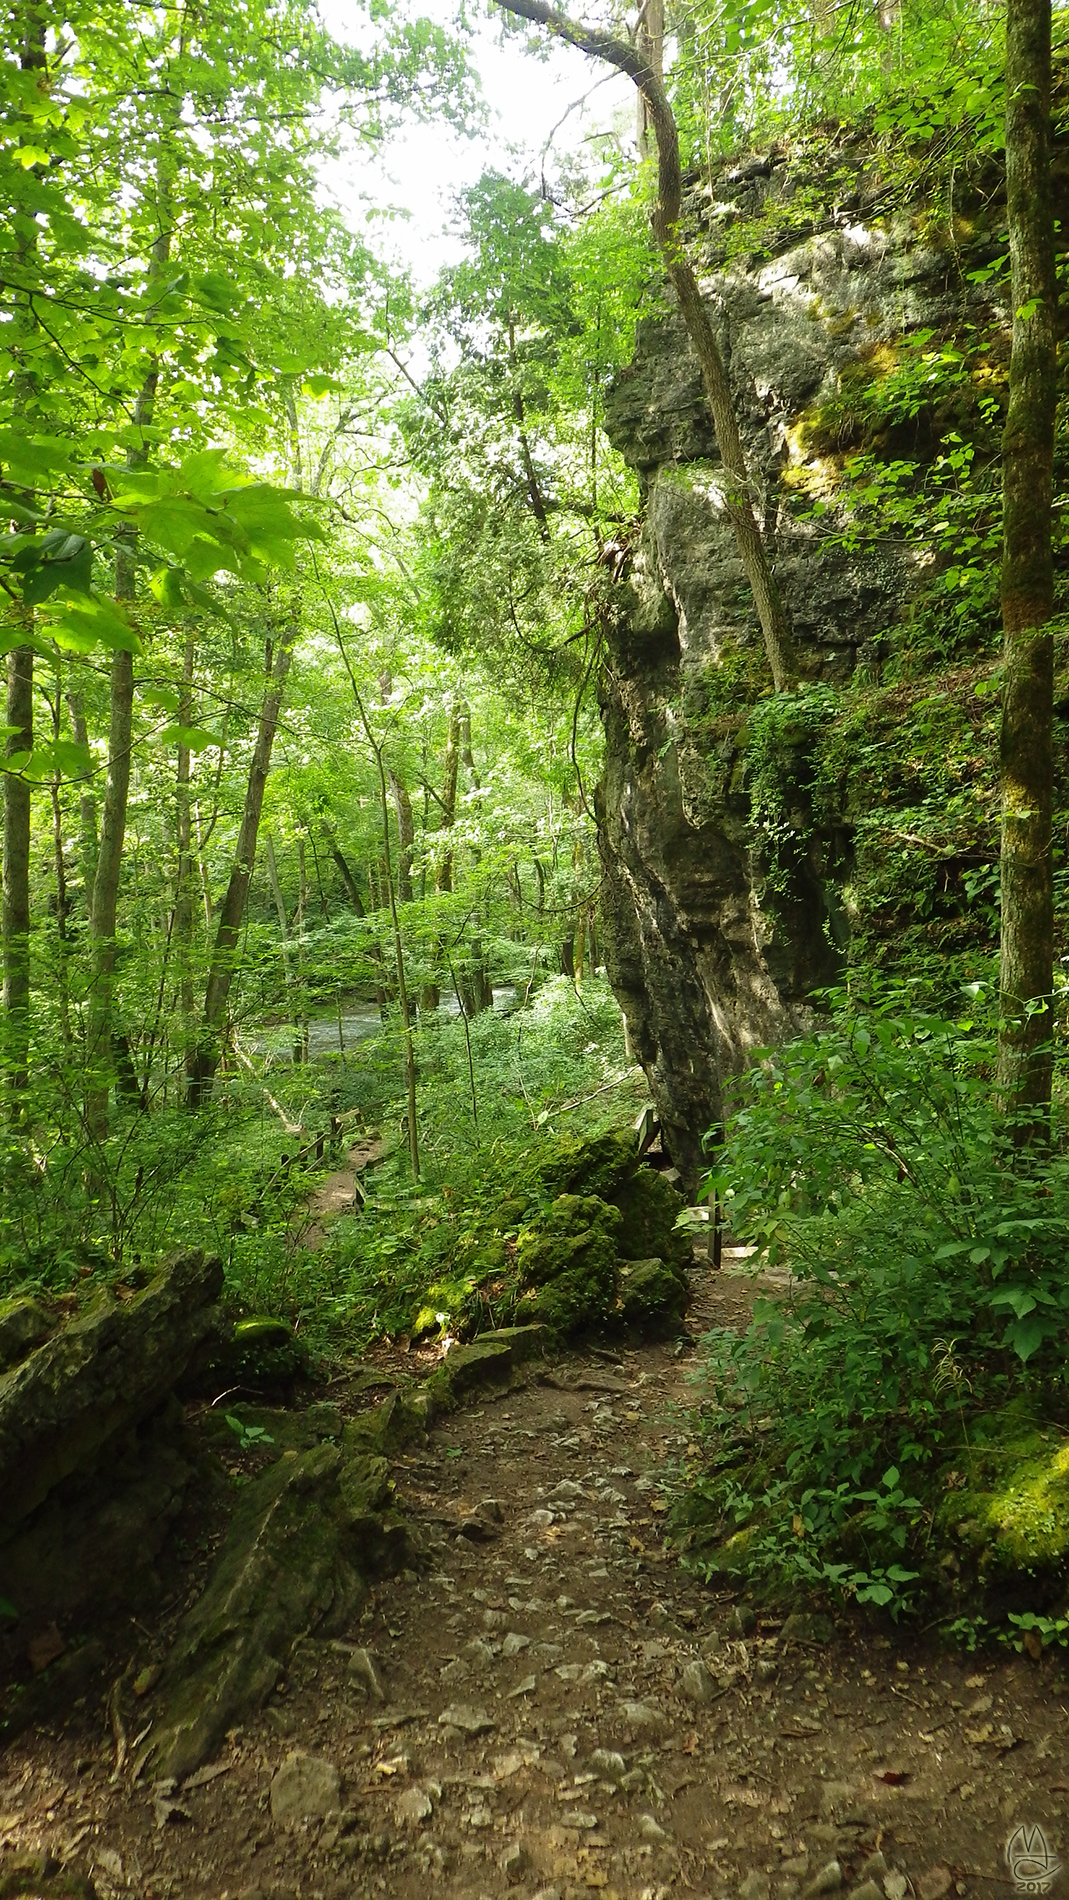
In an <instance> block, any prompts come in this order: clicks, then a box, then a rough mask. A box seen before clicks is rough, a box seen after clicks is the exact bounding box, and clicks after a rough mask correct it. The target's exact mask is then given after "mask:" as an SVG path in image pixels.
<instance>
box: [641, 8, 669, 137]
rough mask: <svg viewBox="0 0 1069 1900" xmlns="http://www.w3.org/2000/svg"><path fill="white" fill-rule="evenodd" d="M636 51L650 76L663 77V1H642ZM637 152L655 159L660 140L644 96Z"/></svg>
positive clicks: (642, 98) (642, 95)
mask: <svg viewBox="0 0 1069 1900" xmlns="http://www.w3.org/2000/svg"><path fill="white" fill-rule="evenodd" d="M635 47H636V50H637V52H638V54H639V56H640V58H642V59H644V60H645V62H646V64H647V66H648V67H649V68H650V71H651V72H654V73H656V75H657V77H658V79H662V78H663V77H664V0H642V6H641V7H640V9H639V15H638V20H637V22H636V26H635ZM635 133H636V138H637V142H638V149H639V153H640V155H641V157H643V158H652V157H653V156H654V154H655V152H656V150H657V138H656V134H655V133H654V129H653V124H652V122H651V119H650V109H649V106H648V105H647V103H646V97H645V94H644V93H643V92H642V91H641V90H640V91H639V95H638V117H637V121H636V125H635Z"/></svg>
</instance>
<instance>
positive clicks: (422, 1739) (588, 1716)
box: [0, 1268, 1069, 1900]
mask: <svg viewBox="0 0 1069 1900" xmlns="http://www.w3.org/2000/svg"><path fill="white" fill-rule="evenodd" d="M757 1284H758V1286H759V1285H760V1283H757ZM754 1291H755V1283H754V1282H753V1281H752V1280H750V1279H749V1278H745V1277H743V1276H741V1275H740V1274H739V1273H738V1272H732V1271H727V1270H726V1271H724V1272H723V1273H720V1274H714V1273H712V1272H711V1271H708V1270H705V1269H701V1268H699V1269H697V1270H696V1272H695V1301H694V1306H693V1309H692V1313H691V1329H692V1331H693V1332H694V1333H700V1332H701V1331H704V1330H705V1329H707V1328H709V1327H711V1326H714V1325H720V1326H722V1325H734V1326H741V1325H744V1324H745V1323H746V1320H747V1317H748V1314H749V1310H750V1306H751V1303H752V1299H753V1295H754ZM693 1365H694V1358H693V1355H692V1354H691V1353H690V1352H689V1351H687V1350H686V1349H684V1350H682V1351H681V1350H680V1348H679V1344H678V1342H669V1343H665V1344H645V1345H641V1346H638V1347H635V1348H633V1349H622V1350H620V1351H619V1352H618V1353H611V1354H610V1353H608V1352H606V1351H600V1350H599V1351H597V1352H594V1351H591V1350H575V1351H570V1352H566V1353H564V1354H563V1355H562V1356H561V1357H560V1358H559V1359H557V1360H555V1361H554V1362H553V1364H552V1366H551V1367H550V1366H545V1365H543V1366H539V1367H535V1368H530V1369H526V1381H527V1382H526V1383H525V1384H522V1385H520V1386H519V1387H516V1388H514V1389H513V1390H512V1391H511V1392H510V1393H508V1394H507V1395H505V1396H503V1397H495V1398H489V1397H482V1398H478V1399H476V1400H475V1401H474V1403H473V1404H472V1406H471V1407H470V1408H469V1409H468V1410H465V1411H461V1412H458V1413H454V1414H453V1415H452V1416H450V1417H448V1418H446V1419H445V1420H443V1421H442V1423H441V1425H440V1426H439V1427H437V1428H436V1429H435V1430H434V1431H433V1432H432V1433H431V1434H430V1436H429V1439H428V1442H427V1444H426V1446H424V1447H420V1448H418V1449H415V1450H413V1451H411V1452H410V1453H409V1454H408V1455H406V1456H404V1457H401V1458H399V1459H398V1460H397V1461H396V1463H395V1466H394V1473H393V1475H394V1477H395V1480H396V1483H397V1487H398V1493H399V1498H400V1501H401V1503H402V1506H403V1508H404V1511H405V1513H406V1515H407V1517H408V1520H409V1522H410V1525H411V1527H412V1532H413V1537H414V1541H415V1544H416V1546H417V1547H418V1549H419V1550H420V1551H421V1552H422V1557H421V1559H420V1561H419V1563H418V1566H417V1567H414V1568H412V1569H411V1570H408V1571H406V1572H405V1573H404V1574H403V1575H402V1576H400V1577H398V1578H396V1579H393V1580H390V1581H388V1582H386V1583H384V1584H383V1585H382V1586H381V1588H380V1589H379V1591H378V1593H377V1596H376V1597H375V1598H374V1599H373V1600H372V1603H371V1604H370V1605H369V1606H368V1607H367V1608H366V1609H365V1611H364V1613H363V1615H362V1617H361V1618H360V1619H359V1622H358V1623H357V1624H356V1625H355V1626H354V1627H353V1628H352V1629H351V1630H350V1631H348V1632H347V1633H346V1635H347V1641H346V1642H341V1641H330V1640H314V1639H306V1640H304V1641H303V1642H302V1643H301V1644H300V1645H299V1647H298V1649H297V1651H296V1653H295V1656H294V1659H293V1661H292V1664H291V1666H290V1669H289V1672H288V1675H287V1677H286V1679H285V1681H284V1683H283V1685H282V1687H281V1689H280V1691H279V1692H278V1693H277V1694H275V1695H274V1696H273V1697H272V1699H271V1700H270V1702H269V1703H268V1705H267V1707H266V1708H265V1709H264V1710H263V1711H262V1713H261V1714H260V1715H259V1716H257V1717H256V1718H255V1720H253V1721H250V1722H249V1724H248V1725H247V1726H246V1727H244V1728H242V1729H238V1730H234V1731H232V1733H231V1735H230V1736H229V1738H228V1743H227V1746H226V1748H225V1749H224V1751H223V1752H222V1754H221V1755H220V1757H219V1759H218V1760H217V1761H216V1762H214V1763H212V1764H211V1765H210V1766H209V1767H208V1768H207V1769H202V1770H201V1771H199V1773H198V1774H196V1775H194V1776H193V1777H191V1779H190V1781H189V1782H188V1783H187V1784H186V1786H185V1787H184V1788H181V1789H178V1790H175V1789H173V1788H168V1789H163V1790H161V1789H160V1788H154V1787H152V1786H151V1785H148V1786H146V1785H145V1784H143V1783H134V1784H132V1785H131V1783H130V1781H129V1780H128V1779H127V1778H126V1777H125V1776H117V1775H115V1774H114V1772H113V1771H114V1766H115V1754H116V1750H115V1743H114V1740H113V1738H112V1736H111V1734H110V1733H109V1731H108V1727H107V1718H106V1716H105V1714H104V1713H103V1711H102V1708H101V1706H100V1705H99V1704H97V1705H96V1706H93V1704H92V1703H90V1704H87V1705H86V1706H85V1707H84V1708H80V1709H79V1708H75V1709H72V1710H71V1711H70V1715H69V1719H68V1720H67V1722H66V1723H65V1724H64V1725H57V1726H56V1727H55V1728H54V1729H53V1730H52V1731H51V1732H39V1733H37V1734H36V1735H32V1736H24V1737H23V1738H21V1739H20V1740H19V1741H17V1742H15V1743H14V1744H12V1746H11V1747H10V1748H9V1750H8V1751H7V1754H6V1755H5V1756H4V1758H3V1760H2V1761H0V1843H4V1842H6V1843H7V1844H8V1846H9V1847H11V1846H13V1845H14V1844H15V1843H16V1842H17V1843H19V1844H21V1845H22V1846H23V1847H26V1846H27V1845H33V1844H43V1845H48V1846H51V1848H52V1849H53V1851H54V1852H55V1854H56V1855H57V1857H58V1858H59V1859H60V1860H62V1861H65V1862H68V1863H69V1860H70V1859H71V1858H74V1859H75V1860H80V1861H81V1864H82V1865H84V1866H88V1867H89V1868H90V1869H91V1871H92V1878H93V1881H94V1884H95V1887H96V1890H97V1892H98V1894H100V1895H101V1896H103V1897H108V1896H112V1895H118V1894H124V1895H131V1894H132V1895H136V1896H138V1900H157V1897H158V1900H186V1896H197V1897H198V1900H199V1897H200V1896H203V1897H204V1900H228V1897H229V1900H236V1896H239V1895H240V1896H242V1900H343V1896H345V1897H346V1900H348V1897H349V1896H353V1897H354V1900H365V1897H366V1900H373V1897H375V1896H378V1895H379V1894H385V1895H388V1896H396V1900H426V1896H427V1894H428V1892H430V1893H435V1894H441V1895H443V1896H450V1897H452V1896H456V1900H481V1897H483V1896H486V1897H487V1900H499V1897H500V1896H504V1895H505V1894H513V1895H515V1896H517V1897H518V1900H533V1896H536V1895H537V1896H539V1897H540V1900H554V1897H555V1900H578V1896H587V1895H589V1894H590V1893H600V1894H601V1895H602V1896H604V1900H614V1897H615V1900H662V1897H663V1896H667V1895H669V1894H671V1895H676V1894H679V1895H684V1894H693V1895H696V1896H709V1897H710V1900H713V1897H716V1896H724V1897H725V1900H727V1897H729V1896H730V1900H794V1897H795V1896H802V1897H804V1896H816V1895H818V1894H834V1893H835V1892H837V1891H842V1893H843V1894H846V1895H849V1894H856V1895H857V1900H905V1896H906V1895H907V1894H909V1893H912V1894H913V1895H914V1896H915V1897H916V1900H942V1896H944V1895H947V1894H954V1895H958V1896H961V1895H970V1896H978V1897H979V1896H984V1895H988V1894H992V1893H994V1892H996V1891H998V1890H1000V1889H1004V1888H1010V1887H1012V1886H1013V1884H1014V1883H1013V1881H1012V1879H1011V1876H1010V1873H1009V1870H1008V1868H1007V1864H1006V1860H1005V1847H1006V1843H1007V1840H1008V1838H1009V1837H1010V1836H1011V1835H1012V1834H1013V1832H1014V1830H1016V1829H1017V1828H1018V1827H1020V1826H1032V1825H1035V1824H1038V1826H1039V1827H1040V1828H1041V1829H1042V1831H1043V1834H1044V1836H1045V1839H1046V1841H1047V1844H1048V1847H1049V1848H1050V1850H1051V1852H1052V1853H1057V1852H1058V1850H1059V1846H1061V1847H1062V1848H1066V1849H1069V1827H1067V1825H1066V1824H1067V1816H1069V1682H1067V1680H1066V1677H1065V1673H1064V1668H1063V1665H1062V1664H1061V1663H1060V1662H1059V1661H1058V1660H1057V1659H1055V1658H1052V1657H1047V1656H1045V1657H1043V1658H1042V1660H1041V1661H1040V1662H1039V1663H1032V1662H1031V1661H1029V1660H1028V1659H1027V1658H1025V1657H1018V1656H1016V1655H1014V1654H1006V1655H1004V1656H995V1657H984V1658H983V1659H982V1660H978V1659H976V1658H973V1657H968V1656H965V1655H963V1654H961V1653H960V1652H957V1651H949V1650H947V1649H945V1648H943V1647H939V1646H937V1645H936V1643H935V1641H934V1639H933V1640H927V1639H925V1637H924V1636H922V1635H920V1634H918V1633H916V1632H915V1631H912V1630H909V1629H905V1628H904V1629H899V1630H895V1629H894V1628H893V1627H891V1626H886V1627H881V1626H880V1625H879V1624H878V1623H876V1622H874V1621H865V1620H863V1618H862V1617H861V1615H860V1614H857V1615H854V1614H846V1613H844V1614H841V1615H838V1616H836V1617H835V1619H834V1620H833V1621H831V1622H830V1623H828V1624H827V1625H826V1626H825V1627H822V1626H821V1620H820V1619H816V1620H814V1619H808V1620H807V1619H806V1618H804V1617H802V1618H801V1619H799V1618H795V1620H794V1622H793V1623H791V1624H786V1625H785V1624H784V1622H783V1618H782V1616H781V1617H779V1618H772V1617H764V1616H761V1617H758V1618H755V1617H754V1615H753V1613H752V1612H751V1611H750V1610H749V1609H748V1608H747V1606H746V1604H745V1603H744V1602H742V1601H741V1600H739V1599H738V1598H737V1597H733V1596H732V1595H731V1594H730V1593H727V1592H710V1591H709V1590H708V1589H707V1588H705V1587H703V1586H702V1585H701V1584H700V1583H699V1582H698V1581H697V1580H696V1579H694V1578H693V1577H690V1576H688V1575H687V1574H686V1573H685V1572H684V1571H682V1570H681V1569H680V1568H679V1566H678V1564H677V1562H676V1561H675V1560H674V1558H673V1557H672V1556H671V1555H670V1554H669V1553H667V1552H666V1550H665V1549H664V1547H663V1537H662V1524H663V1513H664V1510H665V1508H666V1504H665V1496H664V1491H663V1484H664V1477H665V1472H666V1468H669V1469H670V1467H671V1464H672V1461H673V1459H675V1458H677V1457H678V1456H679V1455H680V1454H681V1453H682V1452H683V1451H684V1450H685V1447H686V1444H687V1436H688V1434H687V1420H686V1408H687V1407H688V1405H689V1404H691V1403H692V1402H693V1397H694V1394H693V1388H692V1386H691V1385H690V1383H689V1375H690V1373H691V1371H692V1368H693ZM339 1389H340V1390H341V1392H342V1403H343V1405H344V1402H345V1401H344V1387H342V1388H339V1387H338V1386H337V1385H335V1386H334V1387H333V1388H332V1390H331V1397H332V1399H336V1398H338V1395H339ZM792 1630H793V1631H795V1632H796V1639H795V1640H792ZM295 1756H297V1757H298V1759H293V1758H294V1757H295ZM308 1757H311V1758H312V1759H311V1760H308V1759H307V1758H308ZM161 1796H162V1797H163V1798H161ZM2 1874H3V1864H2V1858H0V1877H2ZM1062 1878H1063V1879H1064V1878H1065V1877H1064V1876H1062ZM0 1884H2V1883H0ZM1019 1890H1020V1891H1025V1889H1024V1888H1019ZM1033 1890H1035V1889H1033ZM19 1891H27V1892H28V1891H30V1889H19Z"/></svg>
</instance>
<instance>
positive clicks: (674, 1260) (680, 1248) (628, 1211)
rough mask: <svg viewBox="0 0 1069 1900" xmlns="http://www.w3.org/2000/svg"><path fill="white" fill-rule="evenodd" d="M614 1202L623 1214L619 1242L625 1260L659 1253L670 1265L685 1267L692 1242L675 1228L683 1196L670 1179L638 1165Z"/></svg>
mask: <svg viewBox="0 0 1069 1900" xmlns="http://www.w3.org/2000/svg"><path fill="white" fill-rule="evenodd" d="M613 1201H614V1205H615V1206H616V1207H617V1208H619V1210H620V1214H621V1217H622V1219H621V1226H620V1234H619V1240H618V1242H617V1246H618V1249H619V1252H620V1255H621V1258H622V1259H624V1260H649V1259H651V1258H652V1257H653V1256H654V1255H657V1256H658V1258H660V1259H661V1260H663V1261H666V1262H667V1263H669V1265H670V1266H674V1267H677V1268H683V1267H685V1266H686V1264H687V1262H688V1260H689V1259H690V1251H691V1247H690V1241H689V1240H688V1238H687V1236H686V1234H683V1233H680V1232H678V1231H677V1229H676V1221H677V1219H678V1217H679V1214H680V1211H681V1209H682V1207H683V1196H682V1195H681V1194H680V1193H679V1192H678V1190H677V1189H676V1188H674V1187H673V1186H672V1184H671V1182H670V1181H666V1180H665V1178H664V1176H663V1175H661V1174H658V1173H657V1172H656V1170H655V1169H653V1168H636V1169H635V1172H634V1173H633V1174H632V1175H631V1176H630V1178H629V1179H628V1180H626V1181H625V1182H624V1183H623V1185H622V1186H621V1187H620V1188H619V1189H618V1190H617V1192H616V1194H615V1195H614V1197H613Z"/></svg>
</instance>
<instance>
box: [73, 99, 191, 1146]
mask: <svg viewBox="0 0 1069 1900" xmlns="http://www.w3.org/2000/svg"><path fill="white" fill-rule="evenodd" d="M164 97H165V99H166V104H165V112H166V113H167V114H169V115H171V116H170V118H169V119H166V118H165V120H164V123H163V124H162V125H161V127H160V130H159V136H158V142H157V148H156V155H155V194H156V202H155V211H156V237H155V240H154V242H153V245H152V248H151V251H150V253H149V264H148V273H147V287H149V288H151V286H152V285H153V284H155V283H158V281H159V279H160V278H161V276H162V275H163V273H164V271H165V270H166V269H167V267H168V265H169V263H170V260H171V235H172V230H173V224H174V211H173V195H174V193H173V187H174V173H175V160H174V152H173V149H172V146H171V143H170V137H171V133H172V131H173V127H174V125H175V124H177V115H178V112H179V111H180V101H179V98H178V96H177V95H171V94H169V93H166V92H165V94H164ZM159 376H160V371H159V359H158V357H156V356H152V357H150V358H149V364H148V368H147V370H146V372H145V376H144V379H143V381H142V384H141V388H140V391H139V392H138V396H137V399H136V401H135V403H134V409H133V424H134V428H135V429H147V428H148V427H149V425H150V424H151V422H152V418H153V414H154V412H155V408H156V391H157V388H158V385H159ZM142 440H144V437H143V438H142ZM147 461H148V450H147V448H130V449H128V450H127V453H126V466H127V468H128V469H136V468H143V467H144V465H145V463H146V462H147ZM136 596H137V536H136V533H135V532H134V531H132V530H130V531H127V532H126V533H125V534H124V535H123V536H122V538H120V539H119V540H118V542H117V544H116V550H115V598H116V600H119V601H125V602H127V603H132V602H133V601H134V600H135V599H136ZM133 726H134V656H133V654H132V653H124V652H121V651H118V650H117V651H116V652H115V653H114V654H113V655H112V661H111V716H110V721H109V730H108V773H107V779H106V781H105V787H104V804H103V809H102V811H101V816H100V846H99V850H98V853H97V861H96V876H95V878H94V880H93V896H92V902H91V905H90V918H89V937H90V946H91V952H92V977H91V981H90V989H89V1011H88V1016H89V1024H88V1035H87V1043H88V1047H87V1051H86V1059H87V1067H86V1089H85V1120H86V1127H87V1128H88V1130H89V1133H90V1134H91V1135H92V1136H93V1137H94V1138H95V1139H96V1140H98V1141H99V1140H102V1139H103V1138H104V1136H105V1135H106V1134H107V1130H108V1095H109V1090H110V1087H111V1082H112V1079H113V1075H114V1058H113V1043H114V1032H115V1022H114V1004H115V954H116V941H115V929H116V922H117V917H118V902H119V877H120V873H121V871H122V857H123V849H124V847H125V844H126V808H127V804H128V802H129V796H130V762H131V749H132V745H133Z"/></svg>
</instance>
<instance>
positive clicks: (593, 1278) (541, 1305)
mask: <svg viewBox="0 0 1069 1900" xmlns="http://www.w3.org/2000/svg"><path fill="white" fill-rule="evenodd" d="M621 1219H622V1217H621V1215H620V1212H619V1209H618V1208H615V1207H610V1206H609V1204H608V1203H607V1202H606V1201H602V1200H599V1198H598V1197H597V1195H595V1194H560V1195H558V1197H557V1199H556V1200H555V1201H554V1203H553V1205H552V1207H551V1208H549V1209H548V1211H547V1213H546V1214H545V1215H544V1216H543V1218H542V1219H541V1220H540V1221H538V1222H537V1223H536V1224H534V1225H532V1226H530V1227H528V1228H525V1229H524V1230H523V1232H522V1233H521V1234H520V1236H519V1240H518V1242H517V1248H516V1253H517V1266H518V1271H519V1298H518V1300H517V1304H516V1316H517V1318H522V1319H523V1320H525V1321H530V1320H537V1321H539V1322H540V1323H541V1324H542V1325H543V1326H548V1327H550V1328H551V1330H552V1331H554V1332H558V1333H570V1332H575V1331H576V1330H578V1329H579V1328H580V1327H583V1326H598V1325H602V1324H603V1323H604V1322H605V1321H606V1320H608V1319H609V1318H611V1316H612V1314H613V1312H614V1309H615V1306H616V1295H617V1286H618V1269H617V1244H616V1242H617V1235H618V1233H619V1230H620V1224H621Z"/></svg>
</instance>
